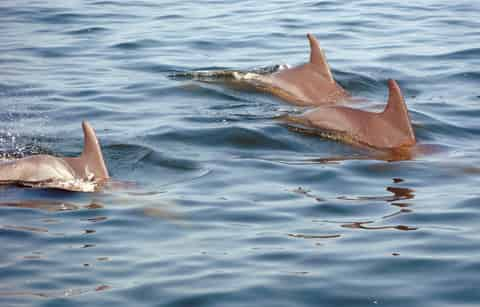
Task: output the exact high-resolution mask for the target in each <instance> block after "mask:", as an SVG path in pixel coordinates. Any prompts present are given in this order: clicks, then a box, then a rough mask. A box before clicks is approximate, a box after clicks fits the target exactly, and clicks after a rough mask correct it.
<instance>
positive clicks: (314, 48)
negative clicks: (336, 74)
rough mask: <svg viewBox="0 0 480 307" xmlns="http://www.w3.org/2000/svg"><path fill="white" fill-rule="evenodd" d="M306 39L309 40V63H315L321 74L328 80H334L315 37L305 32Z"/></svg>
mask: <svg viewBox="0 0 480 307" xmlns="http://www.w3.org/2000/svg"><path fill="white" fill-rule="evenodd" d="M307 37H308V41H309V42H310V63H311V64H313V65H315V67H316V68H317V69H318V70H319V71H320V73H321V74H323V75H324V76H325V77H326V78H327V79H328V80H329V81H330V82H334V80H333V76H332V72H331V71H330V67H329V66H328V62H327V58H326V57H325V53H323V50H322V49H321V48H320V45H319V44H318V41H317V39H316V38H315V36H313V34H310V33H308V34H307Z"/></svg>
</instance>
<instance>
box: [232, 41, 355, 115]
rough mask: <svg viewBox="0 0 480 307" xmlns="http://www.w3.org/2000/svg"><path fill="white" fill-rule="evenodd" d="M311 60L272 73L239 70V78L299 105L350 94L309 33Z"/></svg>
mask: <svg viewBox="0 0 480 307" xmlns="http://www.w3.org/2000/svg"><path fill="white" fill-rule="evenodd" d="M307 38H308V40H309V42H310V61H309V62H308V63H305V64H303V65H300V66H297V67H293V68H285V69H282V70H279V71H277V72H274V73H272V74H256V73H236V74H235V77H236V79H237V81H243V82H245V83H247V84H250V85H252V86H253V87H254V88H256V89H259V90H262V91H265V92H269V93H271V94H273V95H275V96H277V97H279V98H281V99H283V100H285V101H287V102H290V103H292V104H295V105H298V106H320V105H329V104H335V103H338V102H341V101H343V100H345V99H347V98H349V97H350V95H349V93H348V92H347V91H346V90H344V89H343V88H342V87H341V86H340V85H339V84H338V83H337V82H336V81H335V80H334V79H333V75H332V72H331V70H330V67H329V65H328V62H327V59H326V57H325V54H324V52H323V50H322V49H321V48H320V45H319V43H318V41H317V39H316V38H315V37H314V36H313V35H312V34H307Z"/></svg>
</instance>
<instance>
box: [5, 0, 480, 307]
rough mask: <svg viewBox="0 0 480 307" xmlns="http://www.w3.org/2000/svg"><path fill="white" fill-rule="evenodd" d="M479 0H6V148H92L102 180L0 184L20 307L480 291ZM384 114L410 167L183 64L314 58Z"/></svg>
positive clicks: (290, 301)
mask: <svg viewBox="0 0 480 307" xmlns="http://www.w3.org/2000/svg"><path fill="white" fill-rule="evenodd" d="M479 10H480V6H479V4H477V3H476V2H474V1H455V2H452V1H442V0H439V1H431V0H426V1H421V3H417V4H403V3H400V2H398V1H374V0H365V1H320V2H314V1H300V2H299V1H268V2H266V3H263V2H262V3H260V2H256V1H242V2H231V1H227V2H222V1H200V2H197V1H182V2H178V1H171V2H170V1H92V0H89V1H69V2H68V4H67V3H66V2H61V1H60V2H59V1H33V0H32V1H27V0H24V1H8V0H7V1H2V2H1V3H0V20H1V23H0V24H1V26H0V28H1V31H0V52H1V54H2V56H1V57H0V70H1V71H2V76H1V77H0V106H1V109H0V119H1V121H0V150H1V152H2V155H3V156H22V155H28V154H33V153H50V154H56V155H76V154H78V153H79V152H80V151H81V146H82V132H81V128H80V127H81V126H80V124H81V120H84V119H87V120H89V121H90V122H91V123H92V125H93V126H94V127H95V128H96V130H97V134H98V136H99V138H100V140H101V143H102V145H103V148H104V155H105V158H106V160H107V163H108V165H109V169H110V172H111V174H112V176H113V177H114V178H115V179H116V180H119V181H124V182H129V183H128V184H127V185H126V186H122V187H116V188H114V189H110V190H107V191H105V192H103V193H93V194H86V193H85V194H82V193H67V192H60V191H54V190H34V189H24V188H18V187H2V188H0V242H1V245H2V252H1V253H0V305H2V306H62V305H68V306H86V305H88V306H96V305H98V306H104V305H105V304H109V303H112V304H113V303H114V304H117V305H122V306H132V305H145V306H246V305H253V304H256V305H259V306H372V305H384V306H435V307H437V306H476V305H478V304H479V303H480V294H479V292H478V290H477V284H478V282H479V281H480V280H479V277H478V276H479V273H480V263H479V261H478V259H479V256H480V244H479V240H480V237H479V235H478V234H479V233H480V226H479V225H480V223H478V221H479V219H480V210H479V208H478V205H479V204H480V193H479V189H478V186H479V183H480V168H479V166H478V165H479V162H480V158H479V154H478V152H479V147H480V146H479V142H478V139H479V136H480V124H479V121H478V118H479V116H480V94H479V92H478V84H479V81H480V74H479V71H480V39H479V38H480V30H479V29H480V22H479V21H478V12H479ZM307 32H311V33H313V34H315V35H316V36H317V38H318V39H319V41H320V43H321V45H322V46H323V47H324V49H325V51H326V54H327V57H328V59H329V62H330V64H331V66H332V68H333V73H334V75H335V77H336V79H337V80H338V81H339V82H340V83H341V84H342V85H343V86H344V87H345V88H346V89H347V90H349V91H350V92H351V93H352V94H353V95H355V96H359V97H364V98H368V99H369V100H370V101H372V102H374V103H376V106H378V108H379V109H380V108H381V107H382V106H383V105H384V103H385V102H386V96H387V86H386V80H387V79H389V78H394V79H396V80H397V81H398V82H399V84H400V86H401V88H402V90H403V92H404V94H405V98H406V101H407V104H408V106H409V109H410V112H411V116H412V119H413V124H414V129H415V132H416V134H417V138H418V140H419V142H420V143H421V144H433V145H434V146H437V147H439V148H441V150H438V151H435V153H432V154H426V155H421V156H418V157H416V158H415V159H413V160H409V161H398V162H386V161H381V160H375V159H362V157H363V156H364V155H365V152H363V151H362V150H360V149H357V148H354V147H351V146H349V145H345V144H342V143H338V142H333V141H329V140H325V139H322V138H319V137H316V136H311V135H304V134H302V133H298V132H296V131H292V130H290V129H289V128H288V127H287V126H285V125H284V124H282V123H281V122H279V121H278V120H276V119H275V118H276V117H277V116H279V115H282V114H285V112H294V111H298V109H296V108H294V107H292V106H289V105H286V104H284V103H282V102H281V101H279V100H277V99H275V98H273V97H270V96H268V95H265V94H259V93H253V92H242V91H238V90H235V89H231V88H226V87H223V86H221V85H212V84H205V83H199V82H195V81H192V80H179V79H175V78H170V77H169V76H170V75H171V73H172V72H184V71H192V70H209V69H241V70H248V69H259V68H262V67H271V66H274V65H281V64H285V63H288V64H293V65H294V64H299V63H302V62H304V61H305V60H306V59H308V42H307V40H306V37H305V34H306V33H307Z"/></svg>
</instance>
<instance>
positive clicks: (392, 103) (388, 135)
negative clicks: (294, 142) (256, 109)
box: [286, 80, 416, 149]
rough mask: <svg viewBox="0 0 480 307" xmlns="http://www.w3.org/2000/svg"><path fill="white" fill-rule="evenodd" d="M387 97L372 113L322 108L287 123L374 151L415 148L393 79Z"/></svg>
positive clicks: (328, 107)
mask: <svg viewBox="0 0 480 307" xmlns="http://www.w3.org/2000/svg"><path fill="white" fill-rule="evenodd" d="M388 88H389V98H388V103H387V106H386V108H385V110H384V111H383V112H380V113H374V112H367V111H363V110H359V109H353V108H348V107H343V106H323V107H318V108H315V109H314V110H312V111H309V112H306V113H305V114H303V115H301V116H287V118H286V119H287V120H288V121H292V122H294V123H299V124H301V125H305V126H309V127H313V128H317V129H320V130H321V132H322V133H321V134H322V135H324V136H325V137H328V138H333V139H338V140H341V141H344V142H349V143H353V144H358V145H366V146H368V147H373V148H378V149H397V148H403V147H410V146H413V145H415V143H416V140H415V134H414V132H413V129H412V124H411V122H410V117H409V115H408V110H407V106H406V105H405V101H404V100H403V96H402V93H401V92H400V88H399V87H398V85H397V83H396V82H395V81H394V80H389V81H388Z"/></svg>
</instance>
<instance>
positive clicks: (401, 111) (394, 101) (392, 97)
mask: <svg viewBox="0 0 480 307" xmlns="http://www.w3.org/2000/svg"><path fill="white" fill-rule="evenodd" d="M388 90H389V95H388V102H387V106H386V107H385V110H384V111H383V112H382V117H383V118H384V119H386V120H387V121H389V123H390V124H391V126H392V127H395V128H396V129H399V130H400V131H401V132H402V133H404V134H405V135H406V136H407V137H408V140H407V143H409V145H412V144H415V142H416V140H415V133H414V132H413V128H412V123H411V122H410V116H409V115H408V109H407V105H406V104H405V100H404V99H403V95H402V92H401V91H400V87H399V86H398V84H397V82H395V80H392V79H390V80H388ZM405 145H407V144H405Z"/></svg>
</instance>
